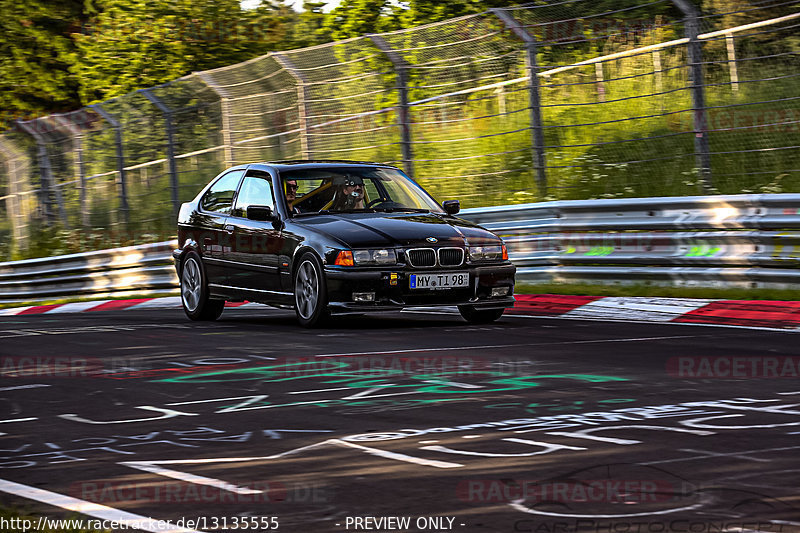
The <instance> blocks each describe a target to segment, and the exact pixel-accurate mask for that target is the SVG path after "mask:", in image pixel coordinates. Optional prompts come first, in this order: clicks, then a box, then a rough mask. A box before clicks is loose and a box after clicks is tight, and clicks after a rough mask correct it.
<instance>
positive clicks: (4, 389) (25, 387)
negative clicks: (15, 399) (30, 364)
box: [0, 383, 52, 392]
mask: <svg viewBox="0 0 800 533" xmlns="http://www.w3.org/2000/svg"><path fill="white" fill-rule="evenodd" d="M40 387H52V385H45V384H44V383H32V384H30V385H17V386H16V387H3V388H0V392H3V391H7V390H20V389H38V388H40Z"/></svg>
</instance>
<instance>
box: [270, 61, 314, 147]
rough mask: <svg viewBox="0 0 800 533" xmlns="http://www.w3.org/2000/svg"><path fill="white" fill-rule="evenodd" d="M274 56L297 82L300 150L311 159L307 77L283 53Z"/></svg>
mask: <svg viewBox="0 0 800 533" xmlns="http://www.w3.org/2000/svg"><path fill="white" fill-rule="evenodd" d="M272 57H274V58H275V61H277V62H278V64H280V66H281V67H283V69H284V70H285V71H286V72H288V73H289V75H290V76H291V77H293V78H294V79H295V81H296V82H297V119H298V121H299V127H300V152H301V154H302V155H301V158H302V159H311V158H312V157H313V153H314V152H313V150H312V145H311V139H310V137H309V134H308V130H309V127H308V122H309V120H308V117H309V114H310V113H309V111H310V108H309V104H308V89H307V88H306V78H305V76H303V74H302V73H300V72H298V71H297V67H295V66H294V63H292V61H291V60H290V59H289V58H288V57H286V56H285V55H283V54H279V53H277V52H273V53H272Z"/></svg>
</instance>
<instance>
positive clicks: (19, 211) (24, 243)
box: [0, 138, 30, 250]
mask: <svg viewBox="0 0 800 533" xmlns="http://www.w3.org/2000/svg"><path fill="white" fill-rule="evenodd" d="M0 154H2V159H3V162H4V163H5V167H6V176H8V196H7V197H6V206H7V207H6V210H7V212H8V218H9V221H10V222H11V234H12V237H13V249H15V250H25V249H27V248H28V236H29V234H30V232H29V228H28V224H29V223H30V221H29V220H26V217H25V215H26V213H25V208H24V205H25V202H24V201H23V200H22V196H23V194H26V193H28V192H29V191H23V190H22V187H21V186H20V184H21V182H22V181H23V180H21V179H20V174H21V172H22V169H21V168H20V164H19V160H20V159H21V158H22V157H24V155H23V154H21V152H20V151H19V150H17V149H15V148H14V145H13V144H12V143H10V142H8V141H7V140H6V139H3V138H0Z"/></svg>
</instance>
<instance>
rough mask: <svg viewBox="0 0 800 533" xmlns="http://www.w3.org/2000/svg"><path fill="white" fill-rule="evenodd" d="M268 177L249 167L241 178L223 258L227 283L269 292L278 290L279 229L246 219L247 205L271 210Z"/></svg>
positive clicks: (267, 294) (272, 204)
mask: <svg viewBox="0 0 800 533" xmlns="http://www.w3.org/2000/svg"><path fill="white" fill-rule="evenodd" d="M272 184H273V182H272V177H271V176H270V175H269V174H267V173H266V172H261V171H250V172H248V173H247V175H246V176H245V178H244V180H243V181H242V184H241V187H240V188H239V193H238V194H237V196H236V205H235V206H234V208H233V211H232V213H231V217H230V218H229V219H228V225H229V226H231V227H232V229H233V239H232V247H231V249H230V251H229V252H227V253H226V255H225V259H226V261H227V262H228V266H229V277H228V282H229V284H230V285H231V286H234V287H240V288H243V289H248V290H252V291H258V292H261V293H266V297H269V293H273V292H278V291H280V280H279V270H280V262H279V261H280V258H279V254H280V251H281V247H282V237H281V232H280V231H279V230H276V229H275V228H274V227H273V225H272V221H259V220H250V219H248V218H247V208H248V207H249V206H251V205H257V206H268V207H270V208H272V210H273V212H275V194H274V191H273V187H272Z"/></svg>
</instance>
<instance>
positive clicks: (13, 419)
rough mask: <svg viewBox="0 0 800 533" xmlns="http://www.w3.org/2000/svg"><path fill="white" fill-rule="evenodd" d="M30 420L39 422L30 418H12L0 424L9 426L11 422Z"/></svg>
mask: <svg viewBox="0 0 800 533" xmlns="http://www.w3.org/2000/svg"><path fill="white" fill-rule="evenodd" d="M32 420H39V419H38V418H36V417H35V416H34V417H31V418H12V419H10V420H0V424H9V423H11V422H30V421H32Z"/></svg>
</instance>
